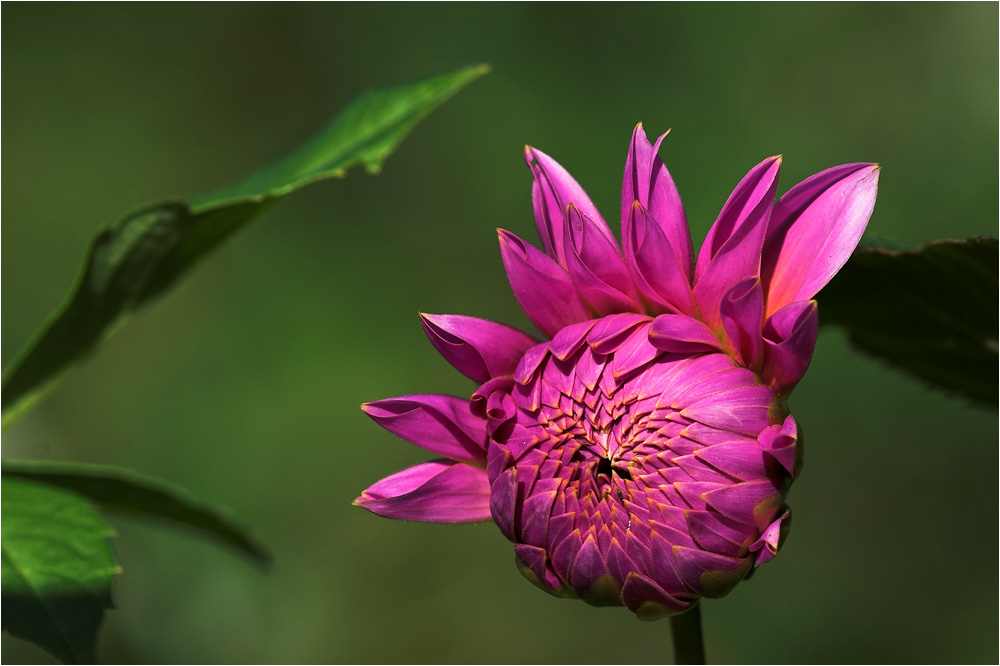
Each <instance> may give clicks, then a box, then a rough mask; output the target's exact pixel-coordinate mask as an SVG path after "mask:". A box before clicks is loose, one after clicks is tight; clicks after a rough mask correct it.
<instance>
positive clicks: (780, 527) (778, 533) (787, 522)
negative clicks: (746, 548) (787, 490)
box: [750, 509, 792, 567]
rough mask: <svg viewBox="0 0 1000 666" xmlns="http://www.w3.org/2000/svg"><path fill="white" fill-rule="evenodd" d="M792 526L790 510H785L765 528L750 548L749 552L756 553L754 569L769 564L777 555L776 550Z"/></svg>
mask: <svg viewBox="0 0 1000 666" xmlns="http://www.w3.org/2000/svg"><path fill="white" fill-rule="evenodd" d="M791 524H792V510H791V509H786V510H785V512H784V513H783V514H781V517H780V518H778V519H777V520H775V521H774V522H773V523H771V524H770V525H768V526H767V529H765V530H764V533H763V534H761V535H760V538H759V539H757V540H756V541H754V542H753V544H752V545H751V546H750V552H752V553H757V560H756V561H755V562H754V566H755V567H759V566H760V565H762V564H764V563H765V562H769V561H770V560H771V559H772V558H773V557H774V556H775V555H777V554H778V548H780V547H781V544H782V543H784V541H785V537H787V536H788V528H789V527H790V526H791Z"/></svg>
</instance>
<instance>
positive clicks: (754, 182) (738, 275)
mask: <svg viewBox="0 0 1000 666" xmlns="http://www.w3.org/2000/svg"><path fill="white" fill-rule="evenodd" d="M780 169H781V158H780V157H770V158H768V159H766V160H764V161H763V162H761V163H760V164H758V165H757V166H755V167H754V168H753V169H751V170H750V173H748V174H747V175H746V176H745V177H744V178H743V180H742V181H740V184H739V185H737V186H736V189H735V190H733V193H732V194H731V195H730V196H729V199H728V200H727V201H726V205H725V206H723V207H722V212H721V213H719V218H718V219H717V220H716V221H715V224H714V225H712V228H711V229H710V230H709V232H708V237H707V238H705V244H704V245H702V247H701V252H700V253H699V254H698V264H697V266H696V267H695V278H696V282H695V287H694V296H695V300H696V301H697V302H698V306H699V308H700V309H701V314H702V319H703V320H704V322H705V323H706V324H708V326H709V328H711V329H713V330H714V329H715V328H716V327H717V326H718V325H719V324H720V321H719V302H720V301H721V300H722V296H723V294H725V293H726V292H727V291H729V289H731V288H732V287H734V286H736V284H737V283H738V282H740V281H741V280H743V279H745V278H748V277H751V276H753V275H757V271H758V269H759V267H760V252H761V248H762V247H763V244H764V232H765V231H766V230H767V224H768V220H769V219H770V216H771V208H772V207H773V205H774V194H775V191H776V190H777V187H778V172H779V171H780Z"/></svg>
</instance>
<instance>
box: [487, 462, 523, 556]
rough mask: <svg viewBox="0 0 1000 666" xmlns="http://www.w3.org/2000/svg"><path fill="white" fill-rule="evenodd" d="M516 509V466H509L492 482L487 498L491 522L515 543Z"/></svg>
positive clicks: (516, 539)
mask: <svg viewBox="0 0 1000 666" xmlns="http://www.w3.org/2000/svg"><path fill="white" fill-rule="evenodd" d="M490 448H491V449H492V448H499V447H490ZM516 510H517V468H516V467H511V468H510V469H508V470H506V471H505V472H503V473H501V474H500V476H498V477H497V478H496V480H495V481H494V482H493V487H492V492H491V494H490V499H489V512H490V514H491V515H492V516H493V522H495V523H496V524H497V527H499V528H500V531H501V532H503V533H504V536H506V537H507V538H508V539H510V540H511V541H513V542H515V543H517V541H518V538H517V534H516V533H515V532H514V512H515V511H516Z"/></svg>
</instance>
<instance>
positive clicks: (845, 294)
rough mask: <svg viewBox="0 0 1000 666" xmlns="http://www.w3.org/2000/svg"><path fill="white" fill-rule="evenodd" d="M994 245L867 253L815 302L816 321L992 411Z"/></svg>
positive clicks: (973, 241) (974, 241)
mask: <svg viewBox="0 0 1000 666" xmlns="http://www.w3.org/2000/svg"><path fill="white" fill-rule="evenodd" d="M997 263H998V252H997V239H995V238H970V239H968V240H964V241H954V240H942V241H935V242H932V243H929V244H927V245H924V246H922V247H919V248H916V249H913V250H901V251H896V250H887V249H882V248H866V249H863V250H859V251H858V252H856V253H855V254H854V256H852V257H851V259H850V261H848V262H847V265H845V266H844V268H843V269H841V271H840V272H839V273H838V274H837V277H836V278H835V279H834V280H833V281H832V282H830V284H829V285H827V287H826V288H825V289H823V292H822V293H821V295H820V297H819V302H820V321H821V322H823V323H824V324H834V325H837V326H842V327H844V329H845V330H846V332H847V335H848V338H849V339H850V340H851V342H852V343H854V344H855V345H857V346H858V347H859V348H860V349H862V350H864V351H866V352H868V353H870V354H873V355H874V356H876V357H878V358H881V359H882V360H884V361H887V362H888V363H889V364H890V365H892V366H894V367H896V368H899V369H900V370H903V371H904V372H907V373H909V374H910V375H912V376H914V377H918V378H920V379H923V380H925V381H927V382H929V383H930V384H932V385H933V386H936V387H938V388H941V389H944V390H946V391H950V392H952V393H956V394H958V395H961V396H964V397H966V398H969V399H971V400H973V401H975V402H977V403H979V404H982V405H987V406H992V407H994V408H995V407H996V406H997V401H998V391H997V381H996V374H995V373H996V372H997V367H998V365H997V364H998V356H997V337H998V328H1000V325H998V310H997V294H998V282H997Z"/></svg>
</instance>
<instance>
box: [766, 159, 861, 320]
mask: <svg viewBox="0 0 1000 666" xmlns="http://www.w3.org/2000/svg"><path fill="white" fill-rule="evenodd" d="M878 176H879V167H878V166H877V165H874V164H845V165H844V166H839V167H834V168H833V169H828V170H826V171H823V172H821V173H818V174H816V175H814V176H812V177H810V178H807V179H806V180H804V181H802V182H801V183H799V184H798V185H796V186H795V187H793V188H792V189H791V190H789V191H788V193H787V194H785V196H783V197H781V200H780V201H778V204H777V205H776V206H775V208H774V213H773V219H772V220H771V224H770V227H769V228H768V233H767V242H766V243H765V245H764V254H763V257H762V260H761V270H760V274H761V279H762V280H763V282H764V287H765V290H766V293H767V314H768V315H770V314H771V313H773V312H777V311H778V310H780V309H781V308H783V307H785V306H786V305H788V304H790V303H793V302H795V301H804V300H808V299H810V298H812V297H813V296H815V295H816V293H817V292H819V290H820V289H822V288H823V286H824V285H826V283H827V282H829V281H830V278H832V277H833V276H834V275H835V274H836V273H837V271H839V270H840V268H841V267H842V266H843V265H844V264H845V263H846V262H847V260H848V258H850V256H851V253H852V252H853V251H854V248H855V247H857V245H858V242H859V241H860V240H861V235H862V234H863V233H864V231H865V227H866V226H867V225H868V219H869V218H870V217H871V214H872V210H874V208H875V196H876V194H877V192H878Z"/></svg>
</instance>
